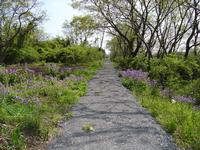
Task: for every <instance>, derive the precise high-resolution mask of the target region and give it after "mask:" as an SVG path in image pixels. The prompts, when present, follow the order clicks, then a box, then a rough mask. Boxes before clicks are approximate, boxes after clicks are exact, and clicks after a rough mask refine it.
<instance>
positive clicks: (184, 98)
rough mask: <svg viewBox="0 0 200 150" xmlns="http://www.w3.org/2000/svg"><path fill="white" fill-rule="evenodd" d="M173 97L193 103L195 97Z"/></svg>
mask: <svg viewBox="0 0 200 150" xmlns="http://www.w3.org/2000/svg"><path fill="white" fill-rule="evenodd" d="M173 99H175V100H176V101H179V102H185V103H195V102H196V99H195V98H192V97H185V96H173Z"/></svg>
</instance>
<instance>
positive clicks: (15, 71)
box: [4, 68, 17, 74]
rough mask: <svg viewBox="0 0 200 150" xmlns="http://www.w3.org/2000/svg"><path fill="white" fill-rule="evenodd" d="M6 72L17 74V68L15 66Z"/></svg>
mask: <svg viewBox="0 0 200 150" xmlns="http://www.w3.org/2000/svg"><path fill="white" fill-rule="evenodd" d="M4 73H5V74H16V73H17V69H15V68H10V69H6V70H5V72H4Z"/></svg>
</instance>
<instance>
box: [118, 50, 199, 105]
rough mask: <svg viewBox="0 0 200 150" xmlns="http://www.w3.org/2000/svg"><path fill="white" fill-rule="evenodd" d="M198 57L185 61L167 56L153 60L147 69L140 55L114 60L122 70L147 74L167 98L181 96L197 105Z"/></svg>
mask: <svg viewBox="0 0 200 150" xmlns="http://www.w3.org/2000/svg"><path fill="white" fill-rule="evenodd" d="M197 60H198V56H191V57H190V58H189V59H187V60H185V59H183V57H181V56H179V55H178V54H177V55H169V56H167V57H165V58H163V59H158V58H154V59H152V60H151V67H150V68H149V67H148V66H149V64H148V60H147V58H145V57H144V56H142V55H139V56H136V57H134V58H131V57H129V58H122V57H118V58H115V59H114V61H115V62H116V64H117V66H118V67H119V68H120V69H122V70H126V69H135V70H143V71H145V72H147V74H148V75H147V76H148V77H149V78H150V79H151V80H155V81H156V82H157V86H159V87H160V88H161V89H163V90H164V89H166V90H168V91H169V92H170V93H169V97H173V96H177V95H181V96H186V97H193V98H194V99H196V104H199V102H200V97H199V90H200V89H199V86H200V85H199V83H200V64H199V61H197Z"/></svg>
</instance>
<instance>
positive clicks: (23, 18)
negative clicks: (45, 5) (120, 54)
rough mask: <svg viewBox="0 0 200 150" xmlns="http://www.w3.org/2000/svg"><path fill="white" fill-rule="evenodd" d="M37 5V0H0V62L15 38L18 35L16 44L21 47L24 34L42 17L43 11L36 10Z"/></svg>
mask: <svg viewBox="0 0 200 150" xmlns="http://www.w3.org/2000/svg"><path fill="white" fill-rule="evenodd" d="M37 7H38V2H37V0H27V1H24V0H18V1H10V0H9V1H0V14H1V16H0V63H2V62H3V61H4V59H5V56H6V53H7V51H8V50H9V48H11V47H12V46H13V43H14V40H15V38H16V37H17V36H18V35H20V36H19V37H20V38H21V39H20V40H19V41H18V46H19V47H21V46H22V45H23V42H24V38H25V35H26V34H27V33H29V32H30V31H31V30H33V29H34V28H35V27H36V26H37V25H38V23H40V22H41V21H42V19H43V18H44V12H40V11H36V9H37ZM36 12H37V13H36Z"/></svg>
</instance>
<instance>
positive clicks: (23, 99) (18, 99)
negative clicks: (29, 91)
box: [13, 96, 41, 105]
mask: <svg viewBox="0 0 200 150" xmlns="http://www.w3.org/2000/svg"><path fill="white" fill-rule="evenodd" d="M13 100H14V101H16V102H19V103H21V104H23V105H28V104H30V103H31V102H33V103H34V104H36V105H40V104H41V102H40V100H39V98H33V99H27V98H21V97H19V96H15V97H14V98H13Z"/></svg>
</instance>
